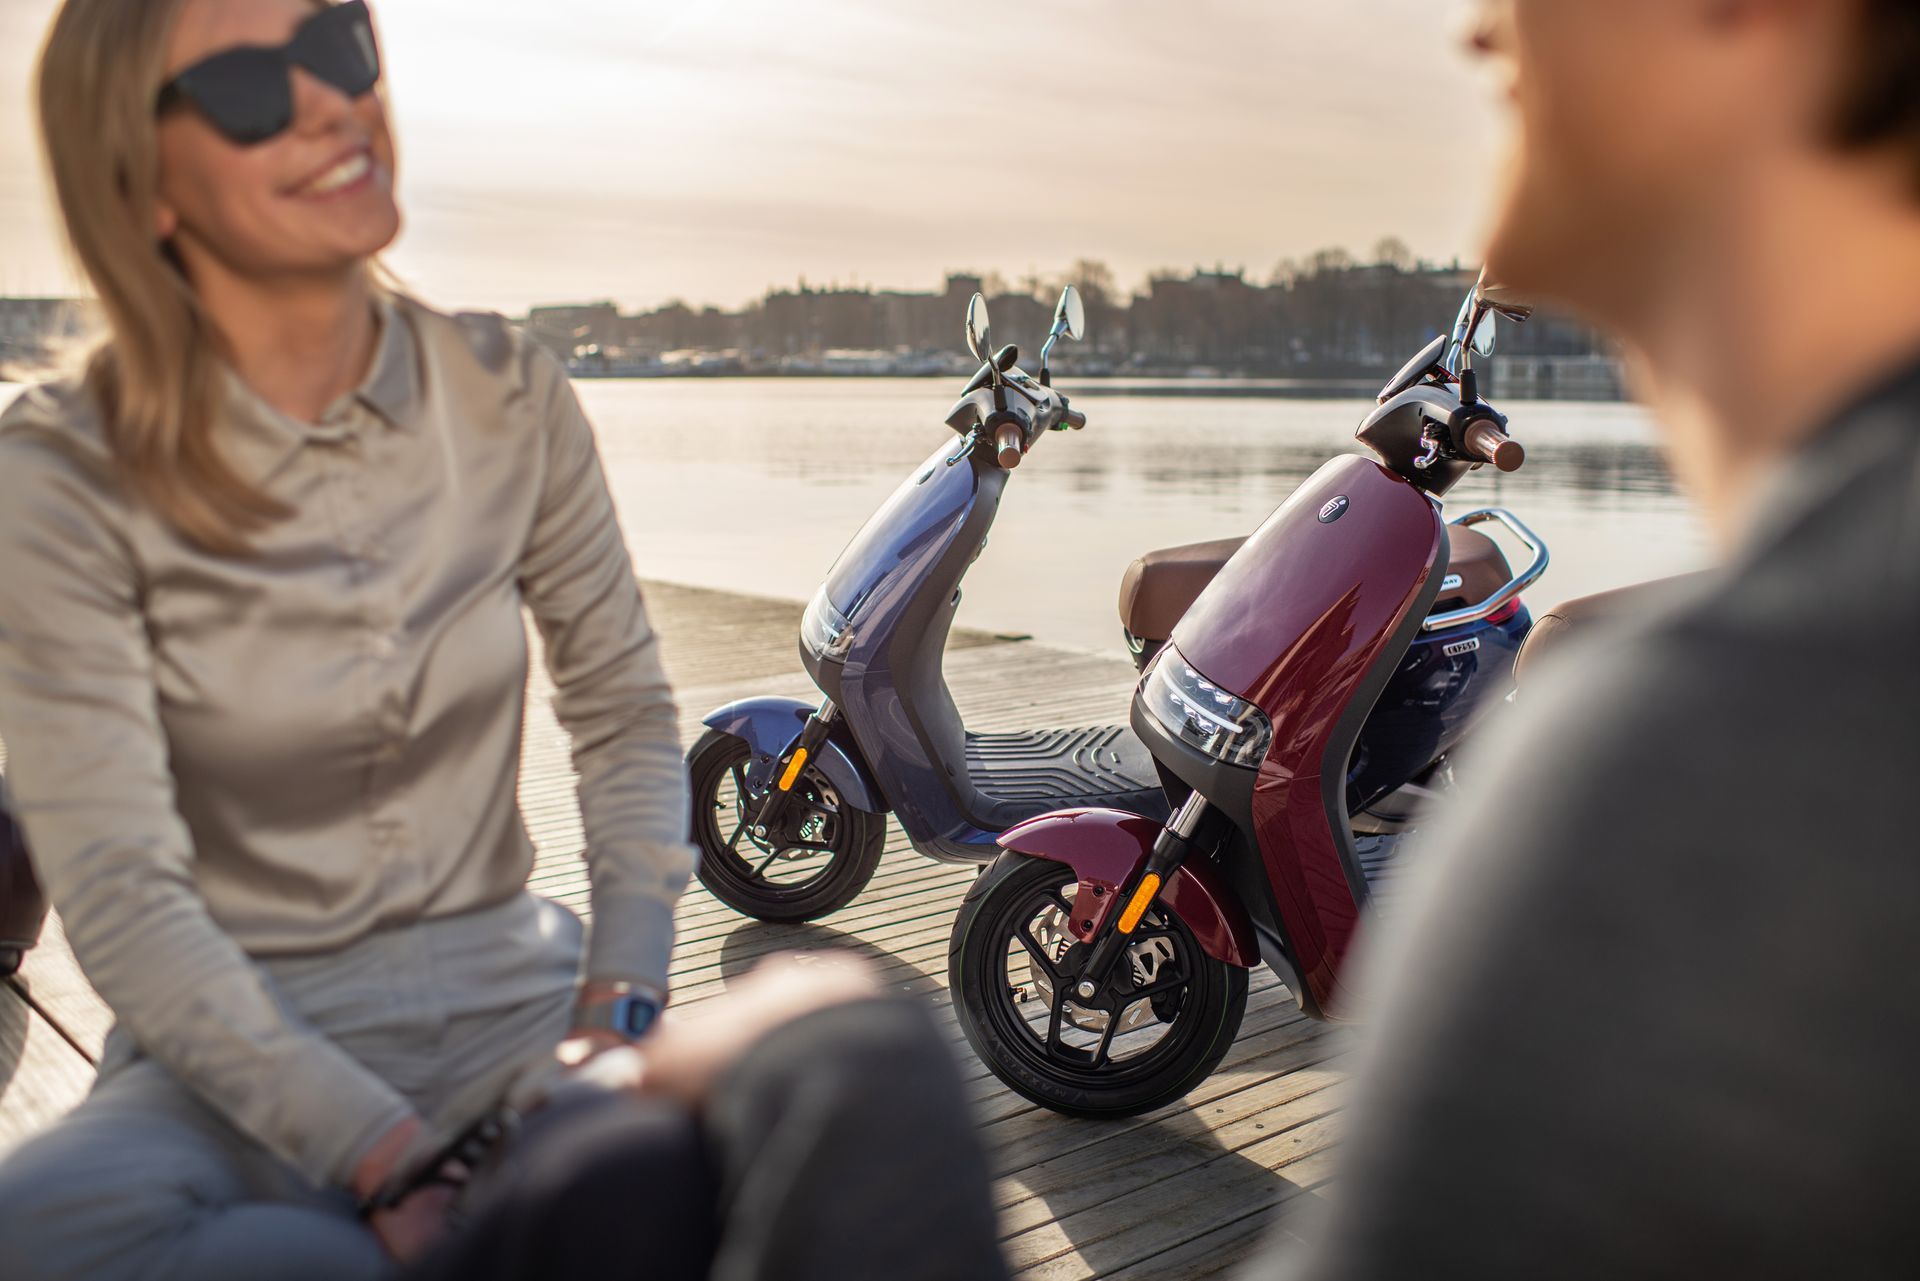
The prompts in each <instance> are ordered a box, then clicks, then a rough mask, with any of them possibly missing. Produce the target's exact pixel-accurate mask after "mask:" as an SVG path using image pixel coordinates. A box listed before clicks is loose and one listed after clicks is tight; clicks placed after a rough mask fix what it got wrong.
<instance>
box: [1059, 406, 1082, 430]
mask: <svg viewBox="0 0 1920 1281" xmlns="http://www.w3.org/2000/svg"><path fill="white" fill-rule="evenodd" d="M1060 421H1061V422H1063V423H1065V424H1066V425H1067V426H1069V427H1071V428H1073V429H1074V430H1075V431H1079V430H1080V429H1081V428H1082V427H1085V426H1086V425H1087V416H1086V415H1085V414H1083V413H1081V412H1080V411H1079V410H1077V409H1069V410H1067V411H1066V413H1064V414H1062V415H1061V416H1060Z"/></svg>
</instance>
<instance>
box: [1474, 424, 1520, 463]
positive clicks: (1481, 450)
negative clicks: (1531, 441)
mask: <svg viewBox="0 0 1920 1281" xmlns="http://www.w3.org/2000/svg"><path fill="white" fill-rule="evenodd" d="M1466 443H1467V452H1468V453H1469V454H1472V455H1473V456H1474V457H1476V458H1484V459H1485V460H1486V461H1488V462H1490V463H1492V464H1493V465H1494V466H1495V467H1498V468H1499V469H1500V470H1501V471H1519V470H1520V468H1521V467H1522V466H1523V465H1524V464H1525V463H1526V461H1527V449H1526V446H1525V445H1522V444H1521V443H1520V442H1519V441H1517V440H1515V439H1514V438H1513V437H1511V436H1509V435H1507V433H1505V432H1503V431H1501V430H1500V429H1499V428H1498V427H1496V426H1494V425H1493V424H1492V423H1490V422H1485V421H1482V422H1477V423H1472V424H1470V425H1469V426H1468V427H1467V442H1466Z"/></svg>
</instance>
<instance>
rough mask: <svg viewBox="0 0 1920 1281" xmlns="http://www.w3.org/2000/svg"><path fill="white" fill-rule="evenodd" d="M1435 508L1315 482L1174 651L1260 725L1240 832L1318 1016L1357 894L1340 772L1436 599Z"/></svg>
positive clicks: (1391, 492) (1366, 465)
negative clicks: (1257, 860) (1264, 719)
mask: <svg viewBox="0 0 1920 1281" xmlns="http://www.w3.org/2000/svg"><path fill="white" fill-rule="evenodd" d="M1445 554H1446V535H1445V531H1444V528H1443V524H1442V522H1441V519H1440V516H1439V512H1438V510H1437V509H1436V508H1435V506H1434V504H1433V503H1432V502H1431V501H1430V500H1428V499H1427V498H1426V497H1425V496H1424V495H1422V494H1421V493H1420V492H1419V491H1418V490H1416V489H1415V488H1414V487H1413V486H1412V485H1409V484H1408V483H1407V482H1406V481H1404V480H1402V479H1401V478H1399V477H1398V476H1395V475H1394V474H1393V473H1392V472H1390V471H1388V470H1387V469H1386V468H1385V467H1382V466H1381V465H1380V464H1378V463H1376V462H1374V461H1372V460H1371V459H1367V458H1360V457H1352V456H1350V457H1346V458H1339V459H1335V460H1333V461H1332V462H1329V463H1327V464H1326V465H1325V466H1323V467H1321V468H1320V470H1319V471H1318V472H1316V473H1314V475H1313V476H1312V477H1310V478H1309V479H1308V480H1307V481H1306V483H1304V484H1303V485H1301V486H1300V488H1299V489H1298V490H1297V491H1295V493H1294V494H1293V496H1292V497H1291V498H1289V499H1288V500H1287V501H1286V503H1284V504H1283V505H1282V506H1281V507H1280V508H1279V510H1277V511H1276V512H1275V513H1274V514H1273V515H1272V516H1271V517H1270V518H1269V519H1268V520H1267V522H1266V524H1264V525H1263V526H1261V528H1260V530H1259V532H1257V533H1256V534H1255V535H1254V536H1253V537H1252V538H1251V539H1249V540H1248V543H1247V546H1246V547H1245V548H1244V549H1242V551H1241V552H1240V554H1239V555H1237V556H1235V557H1234V558H1233V560H1231V561H1230V562H1228V564H1227V565H1226V567H1225V568H1224V569H1223V570H1222V571H1221V573H1220V575H1219V576H1218V577H1217V578H1215V580H1214V581H1213V583H1212V584H1211V585H1210V586H1209V587H1208V588H1207V590H1206V591H1205V592H1203V593H1202V594H1201V596H1200V598H1199V599H1198V600H1197V601H1195V602H1194V605H1193V608H1192V609H1191V610H1189V611H1188V613H1187V615H1186V617H1185V618H1184V619H1182V620H1181V622H1180V625H1179V627H1177V628H1176V629H1175V631H1174V636H1173V643H1174V645H1175V646H1177V647H1178V649H1179V651H1180V654H1181V657H1183V658H1184V659H1185V660H1186V661H1187V662H1188V663H1189V664H1190V665H1191V666H1192V667H1193V668H1194V669H1195V670H1196V671H1198V672H1200V673H1201V674H1202V675H1204V676H1205V677H1206V678H1207V679H1208V680H1210V681H1212V682H1213V683H1214V684H1216V685H1218V686H1219V687H1220V688H1222V689H1224V690H1226V691H1228V692H1230V693H1233V694H1236V695H1238V696H1239V697H1241V698H1243V699H1246V700H1248V701H1250V702H1252V703H1254V704H1255V705H1256V706H1258V707H1259V708H1260V709H1261V710H1262V711H1263V712H1265V713H1266V714H1267V716H1268V718H1269V719H1270V720H1271V721H1272V723H1273V742H1272V745H1271V747H1270V748H1269V750H1268V753H1267V756H1266V759H1265V760H1264V761H1263V762H1262V763H1261V766H1260V768H1259V771H1258V773H1257V776H1256V778H1255V783H1254V789H1253V798H1252V810H1253V812H1252V815H1251V818H1252V823H1253V831H1254V833H1255V834H1256V836H1257V839H1258V843H1259V846H1260V853H1261V857H1262V859H1263V860H1264V862H1265V863H1266V866H1267V871H1268V877H1269V880H1270V883H1271V884H1272V886H1273V889H1274V897H1275V903H1276V906H1278V908H1279V909H1280V912H1281V914H1282V917H1283V918H1284V920H1283V923H1284V924H1285V926H1286V928H1287V933H1288V942H1289V944H1290V945H1291V947H1292V949H1293V952H1294V960H1295V962H1296V965H1297V967H1298V969H1299V971H1300V973H1301V975H1302V977H1303V978H1304V980H1305V981H1306V982H1307V983H1308V984H1309V985H1310V986H1311V987H1312V989H1313V996H1314V999H1315V1000H1316V1001H1317V1002H1318V1004H1319V1005H1320V1007H1321V1008H1322V1009H1332V1008H1334V1007H1335V1006H1336V1005H1337V1003H1338V991H1337V981H1336V977H1335V975H1336V970H1337V967H1338V965H1339V962H1340V959H1341V957H1342V956H1343V955H1344V954H1345V952H1346V950H1347V946H1348V944H1349V943H1350V942H1351V940H1352V937H1353V934H1354V931H1355V929H1356V927H1357V926H1358V924H1359V919H1360V911H1361V907H1362V905H1363V904H1364V903H1365V901H1366V895H1367V890H1366V882H1365V876H1364V872H1363V870H1362V869H1361V868H1360V866H1359V860H1358V857H1357V856H1356V854H1355V853H1354V850H1353V839H1352V834H1351V832H1350V830H1349V829H1348V826H1347V810H1346V803H1345V802H1346V765H1347V759H1348V756H1349V754H1350V753H1351V751H1352V747H1353V743H1354V740H1355V738H1356V737H1357V736H1358V734H1359V732H1360V727H1361V725H1362V723H1363V722H1364V720H1365V717H1366V714H1367V712H1368V711H1369V710H1370V709H1371V708H1372V706H1373V703H1374V701H1375V700H1376V699H1377V698H1378V697H1379V694H1380V690H1381V688H1382V686H1383V685H1384V684H1385V682H1386V680H1387V679H1388V678H1389V677H1390V676H1391V675H1392V672H1393V669H1394V667H1395V666H1396V665H1397V663H1398V661H1399V658H1400V656H1401V655H1402V654H1403V653H1404V652H1405V649H1406V647H1407V645H1408V644H1409V643H1410V641H1411V639H1412V634H1413V633H1414V632H1416V631H1417V630H1418V628H1419V625H1420V621H1421V619H1422V618H1423V617H1424V615H1425V612H1426V608H1427V606H1428V605H1430V604H1431V602H1432V600H1433V599H1434V597H1435V596H1436V595H1437V593H1438V590H1439V581H1438V576H1437V575H1436V574H1435V573H1434V570H1435V567H1436V566H1438V565H1440V564H1441V563H1443V558H1444V556H1445Z"/></svg>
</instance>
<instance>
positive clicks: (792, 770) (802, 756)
mask: <svg viewBox="0 0 1920 1281" xmlns="http://www.w3.org/2000/svg"><path fill="white" fill-rule="evenodd" d="M806 767H807V749H806V748H804V747H803V748H801V749H800V750H799V751H797V752H795V753H794V754H793V759H792V760H790V761H788V762H787V772H786V773H784V774H782V775H781V776H780V790H781V791H783V792H791V791H792V790H793V780H794V779H796V778H799V777H800V771H801V770H803V769H805V768H806Z"/></svg>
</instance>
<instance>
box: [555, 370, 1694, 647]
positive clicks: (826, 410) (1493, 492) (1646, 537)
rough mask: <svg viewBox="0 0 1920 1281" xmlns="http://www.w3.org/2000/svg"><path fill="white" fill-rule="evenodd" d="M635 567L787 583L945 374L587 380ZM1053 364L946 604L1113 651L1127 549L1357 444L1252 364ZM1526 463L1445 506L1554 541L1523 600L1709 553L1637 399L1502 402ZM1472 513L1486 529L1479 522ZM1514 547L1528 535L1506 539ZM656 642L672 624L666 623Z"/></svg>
mask: <svg viewBox="0 0 1920 1281" xmlns="http://www.w3.org/2000/svg"><path fill="white" fill-rule="evenodd" d="M575 385H576V387H577V388H578V390H579V393H580V397H581V400H582V402H583V403H584V404H585V406H586V408H587V412H588V414H589V415H590V416H591V417H592V419H593V421H594V423H595V424H596V427H597V430H598V432H599V436H600V441H601V447H602V450H603V453H604V455H605V458H606V462H607V467H608V472H609V475H610V477H611V482H612V485H613V490H614V495H615V500H616V502H617V504H618V506H619V509H620V515H621V520H622V522H623V524H624V526H625V529H626V534H627V541H628V544H629V545H630V546H631V547H632V549H633V556H634V560H635V562H636V564H637V565H638V566H639V569H640V572H641V573H642V575H644V576H647V577H654V578H666V579H671V580H674V581H677V582H685V583H694V584H699V585H703V586H712V587H724V588H730V589H733V590H737V591H746V592H757V593H761V594H765V595H774V596H784V597H793V598H798V599H804V598H806V597H808V596H810V595H812V593H813V591H814V589H815V587H817V586H818V585H819V583H820V581H821V580H822V578H824V577H825V574H826V571H827V567H828V566H829V565H830V564H831V563H832V561H833V558H834V557H835V556H836V555H837V554H838V553H839V551H840V549H841V548H842V547H843V546H845V545H846V542H847V539H848V538H849V537H851V536H852V535H853V533H854V531H856V530H857V529H858V528H859V527H860V525H861V523H862V522H863V521H864V520H865V519H866V518H867V516H868V515H869V514H870V513H871V512H872V511H873V510H874V509H875V508H876V507H878V506H879V504H880V503H881V502H882V501H883V500H884V499H885V498H886V497H887V495H888V494H889V493H891V492H892V490H893V488H894V486H896V485H897V484H899V482H900V481H901V480H902V479H904V478H905V477H906V476H907V475H908V474H909V473H910V472H911V471H913V470H914V469H915V468H916V467H917V466H918V465H919V464H920V463H921V462H922V461H923V460H924V459H925V458H926V456H927V454H928V453H929V452H930V451H931V450H932V449H933V448H934V447H935V446H936V445H938V444H940V443H942V442H943V441H951V440H953V439H954V436H953V434H952V433H951V432H950V431H948V429H947V428H946V427H945V426H944V425H943V423H942V421H941V420H942V418H943V417H944V416H945V414H946V412H947V409H948V408H949V407H950V405H951V404H952V401H953V398H954V397H955V396H956V395H957V393H958V388H959V384H958V382H957V381H951V382H950V381H947V380H939V379H718V380H700V379H675V380H634V381H625V380H582V381H580V382H578V383H576V384H575ZM1059 385H1060V386H1061V387H1062V388H1063V389H1064V390H1066V391H1067V392H1068V393H1069V394H1070V395H1071V396H1072V397H1073V403H1074V407H1075V408H1076V409H1080V410H1082V411H1084V412H1085V413H1086V414H1087V415H1088V417H1089V419H1090V425H1089V426H1088V427H1087V429H1086V430H1085V431H1081V432H1056V433H1050V434H1049V435H1048V436H1046V437H1045V438H1044V439H1042V440H1041V441H1040V442H1039V444H1038V445H1037V446H1036V447H1035V449H1034V450H1033V452H1032V453H1031V454H1030V455H1029V456H1028V457H1027V460H1026V462H1025V463H1023V464H1022V465H1021V467H1020V469H1019V470H1018V471H1017V472H1016V473H1015V474H1014V476H1013V477H1012V480H1011V483H1009V485H1008V486H1007V492H1006V496H1005V498H1004V500H1003V501H1002V503H1001V507H1000V517H999V520H998V522H997V524H996V525H995V528H994V530H993V535H992V539H991V541H990V543H989V545H988V547H987V550H986V553H985V554H984V555H983V556H982V557H981V558H980V560H979V561H978V562H977V563H976V564H975V565H974V567H973V569H972V571H971V572H970V573H969V574H968V576H967V580H966V583H965V585H964V588H963V591H964V596H963V598H962V601H961V607H960V615H959V623H960V625H962V626H972V627H979V628H984V629H987V630H991V631H999V632H1024V633H1031V634H1032V635H1034V636H1036V637H1038V638H1040V639H1042V640H1046V641H1051V642H1054V643H1057V644H1063V645H1071V646H1077V647H1081V648H1086V649H1095V650H1103V651H1107V652H1111V653H1121V652H1124V651H1123V649H1122V645H1121V640H1120V632H1119V616H1118V612H1117V601H1118V595H1119V585H1120V576H1121V574H1122V573H1123V572H1124V571H1125V569H1126V567H1127V564H1128V562H1130V561H1131V560H1133V558H1134V557H1135V556H1138V555H1139V554H1140V553H1141V552H1143V551H1145V550H1148V549H1150V548H1154V547H1164V546H1169V545H1173V544H1177V543H1186V542H1195V541H1198V540H1201V539H1208V538H1222V537H1226V536H1229V535H1242V534H1246V533H1249V532H1251V531H1252V530H1253V529H1254V528H1256V527H1257V526H1258V525H1259V524H1260V522H1261V521H1263V520H1264V519H1266V517H1267V515H1268V514H1269V513H1270V512H1272V510H1273V509H1274V508H1275V507H1276V506H1278V505H1279V504H1280V503H1281V502H1282V501H1283V500H1285V498H1286V497H1287V495H1288V494H1289V493H1291V492H1292V490H1293V489H1294V487H1295V486H1296V485H1298V484H1299V482H1300V481H1302V480H1304V479H1305V478H1306V477H1307V476H1308V475H1310V474H1311V473H1312V472H1313V471H1314V469H1316V468H1317V467H1319V465H1320V464H1321V463H1322V462H1324V461H1325V460H1326V459H1327V458H1328V457H1330V456H1332V455H1333V454H1335V453H1339V452H1351V451H1355V450H1357V449H1358V448H1359V446H1358V445H1357V444H1356V443H1355V442H1354V439H1353V432H1354V429H1355V428H1356V427H1357V426H1358V425H1359V423H1360V420H1361V418H1362V417H1364V416H1365V414H1366V413H1367V411H1368V410H1369V409H1370V408H1372V403H1371V402H1370V401H1367V400H1360V399H1351V400H1349V399H1341V400H1312V399H1296V398H1292V397H1290V396H1286V395H1281V394H1276V393H1274V392H1272V391H1268V390H1266V389H1263V388H1260V387H1258V386H1257V385H1247V384H1235V383H1230V382H1229V383H1217V384H1206V385H1200V386H1195V385H1193V384H1188V383H1175V384H1153V383H1138V382H1111V383H1110V382H1103V381H1090V382H1087V383H1085V384H1082V385H1080V386H1077V387H1076V386H1075V384H1074V383H1073V381H1072V379H1071V377H1070V376H1069V375H1066V374H1064V373H1063V375H1062V376H1061V378H1060V381H1059ZM1501 409H1502V410H1503V411H1504V412H1506V413H1508V414H1509V415H1510V416H1511V418H1512V430H1513V432H1514V434H1515V435H1516V436H1518V437H1520V438H1521V439H1522V440H1524V441H1525V442H1526V445H1527V450H1528V461H1527V466H1526V468H1525V469H1524V470H1522V471H1521V472H1519V473H1517V474H1515V475H1511V476H1503V475H1500V474H1498V473H1495V472H1494V471H1493V470H1492V469H1491V468H1485V469H1483V470H1482V471H1481V472H1479V473H1476V474H1475V475H1473V476H1472V477H1470V478H1469V479H1468V480H1466V481H1465V482H1463V483H1462V484H1461V485H1459V486H1458V487H1457V488H1456V489H1455V490H1454V492H1453V494H1452V495H1451V496H1450V497H1449V499H1448V503H1447V506H1448V508H1449V510H1451V511H1455V512H1460V511H1466V510H1468V509H1470V508H1473V507H1478V506H1485V505H1490V504H1498V505H1500V506H1505V507H1510V508H1511V509H1512V510H1513V511H1514V513H1515V514H1516V515H1518V516H1519V517H1520V519H1521V520H1523V521H1525V522H1526V523H1527V524H1528V525H1529V526H1530V527H1531V528H1532V529H1533V530H1534V531H1535V532H1536V533H1538V534H1539V535H1540V536H1541V537H1543V538H1544V539H1545V540H1546V541H1547V543H1548V545H1549V547H1550V548H1551V549H1552V552H1553V565H1552V567H1551V568H1550V569H1549V570H1548V572H1547V576H1546V577H1545V578H1544V579H1543V580H1542V581H1541V582H1540V583H1539V584H1538V585H1537V586H1535V587H1534V588H1533V590H1532V592H1531V593H1530V594H1529V597H1528V599H1529V600H1530V601H1531V602H1532V603H1533V604H1534V605H1535V607H1536V608H1538V607H1541V606H1545V605H1549V604H1552V603H1554V602H1557V601H1560V600H1564V599H1566V598H1567V597H1570V596H1580V595H1585V594H1587V593H1589V592H1596V591H1601V590H1604V589H1606V588H1609V587H1617V586H1621V585H1624V584H1627V583H1631V582H1636V581H1639V580H1642V579H1647V578H1656V577H1660V576H1662V575H1666V574H1676V573H1681V572H1684V571H1686V570H1689V569H1694V568H1698V567H1699V566H1700V565H1701V564H1703V563H1704V561H1705V559H1706V557H1707V554H1708V549H1707V543H1706V537H1705V532H1704V529H1703V527H1702V525H1701V523H1700V521H1699V519H1698V516H1697V514H1696V512H1695V510H1694V508H1693V506H1692V504H1691V503H1690V502H1689V501H1688V500H1687V499H1686V498H1684V497H1682V496H1680V495H1678V494H1677V493H1676V492H1675V491H1674V487H1673V484H1672V482H1671V481H1670V480H1669V478H1668V476H1667V472H1666V467H1665V464H1664V462H1663V461H1662V459H1661V456H1660V453H1659V450H1658V448H1657V443H1656V437H1655V433H1654V429H1653V426H1652V424H1651V422H1650V421H1649V419H1648V417H1647V414H1646V412H1645V411H1644V410H1642V409H1640V408H1639V407H1637V406H1632V405H1613V404H1606V405H1592V404H1573V403H1565V402H1551V403H1544V402H1543V403H1518V402H1502V403H1501ZM1482 528H1483V529H1486V528H1490V527H1485V526H1483V527H1482ZM1509 556H1510V559H1514V560H1515V563H1516V564H1520V563H1524V552H1522V551H1521V550H1520V549H1518V547H1517V546H1516V545H1513V544H1511V543H1510V544H1509ZM670 643H671V642H670Z"/></svg>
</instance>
